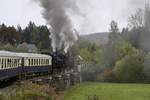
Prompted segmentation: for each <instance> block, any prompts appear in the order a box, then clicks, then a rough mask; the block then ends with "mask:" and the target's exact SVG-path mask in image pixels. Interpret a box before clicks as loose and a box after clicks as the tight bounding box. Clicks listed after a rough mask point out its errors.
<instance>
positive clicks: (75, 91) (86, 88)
mask: <svg viewBox="0 0 150 100" xmlns="http://www.w3.org/2000/svg"><path fill="white" fill-rule="evenodd" d="M94 97H96V98H97V99H96V100H150V84H117V83H83V84H81V85H77V86H74V87H71V88H70V89H68V90H67V91H66V92H65V94H64V100H93V99H90V98H94Z"/></svg>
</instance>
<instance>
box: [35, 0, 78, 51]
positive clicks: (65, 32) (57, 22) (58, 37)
mask: <svg viewBox="0 0 150 100" xmlns="http://www.w3.org/2000/svg"><path fill="white" fill-rule="evenodd" d="M35 1H37V2H39V3H40V6H41V7H42V8H43V13H42V14H43V17H44V18H45V19H46V21H47V24H48V25H49V26H50V27H51V29H50V31H51V33H52V34H51V36H50V38H51V39H52V47H53V51H54V52H55V51H57V50H62V49H63V50H64V51H65V52H67V50H68V48H69V47H70V46H71V45H73V43H74V41H76V40H77V34H76V32H75V31H74V29H73V25H72V21H71V19H70V17H69V15H70V14H78V7H77V5H76V2H75V0H35Z"/></svg>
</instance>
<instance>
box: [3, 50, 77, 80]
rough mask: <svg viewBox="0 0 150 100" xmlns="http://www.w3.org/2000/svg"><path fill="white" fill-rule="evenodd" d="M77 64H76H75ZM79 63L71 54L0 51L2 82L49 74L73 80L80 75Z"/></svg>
mask: <svg viewBox="0 0 150 100" xmlns="http://www.w3.org/2000/svg"><path fill="white" fill-rule="evenodd" d="M75 62H76V63H75ZM77 62H78V61H75V59H74V58H73V57H72V56H70V55H69V54H63V53H58V52H55V53H53V54H47V53H44V54H35V53H15V52H8V51H0V81H3V80H5V79H9V78H12V77H19V76H25V75H29V74H31V75H32V74H41V73H42V74H43V73H46V74H49V75H50V76H55V77H57V76H59V78H62V77H63V76H65V77H63V78H64V79H66V77H67V80H68V78H69V81H70V77H71V75H72V76H73V80H74V79H75V76H76V75H77V73H78V65H77Z"/></svg>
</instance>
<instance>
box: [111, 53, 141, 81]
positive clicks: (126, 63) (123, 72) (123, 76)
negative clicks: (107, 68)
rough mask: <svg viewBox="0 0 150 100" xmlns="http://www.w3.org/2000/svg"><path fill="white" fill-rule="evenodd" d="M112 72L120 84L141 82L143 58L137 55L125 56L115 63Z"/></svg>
mask: <svg viewBox="0 0 150 100" xmlns="http://www.w3.org/2000/svg"><path fill="white" fill-rule="evenodd" d="M113 72H114V74H115V76H116V78H117V79H118V80H119V81H120V82H141V81H143V80H144V73H143V57H142V56H141V55H140V54H139V53H135V54H132V55H127V56H126V57H124V58H123V59H121V60H119V61H117V63H116V65H115V68H114V70H113Z"/></svg>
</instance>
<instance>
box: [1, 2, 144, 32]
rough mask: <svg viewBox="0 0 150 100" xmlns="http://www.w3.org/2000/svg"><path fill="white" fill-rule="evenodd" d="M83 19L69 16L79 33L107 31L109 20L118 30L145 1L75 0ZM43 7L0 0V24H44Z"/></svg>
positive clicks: (23, 25) (30, 3) (33, 3)
mask: <svg viewBox="0 0 150 100" xmlns="http://www.w3.org/2000/svg"><path fill="white" fill-rule="evenodd" d="M77 1H79V3H78V4H79V8H80V12H82V16H81V17H80V16H74V15H71V19H72V21H73V25H74V27H75V28H76V29H77V30H78V31H79V32H80V33H81V34H89V33H95V32H106V31H108V30H109V24H110V22H111V20H115V21H117V22H118V25H119V26H120V27H119V28H120V29H121V28H122V27H125V26H126V25H127V21H128V17H129V16H130V15H131V14H132V13H134V12H135V9H136V8H139V7H144V1H145V0H77ZM41 13H42V8H41V7H40V6H39V5H38V4H37V3H35V2H33V1H32V0H0V24H1V23H5V24H7V25H14V26H17V25H18V24H20V25H21V26H22V27H25V26H26V25H27V24H28V22H29V21H30V20H31V21H34V22H35V24H37V25H42V24H44V25H45V24H46V21H45V20H44V19H43V17H42V15H41Z"/></svg>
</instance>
